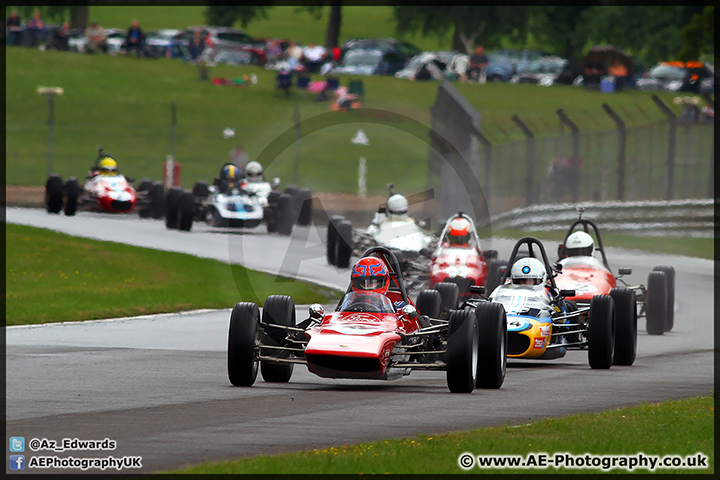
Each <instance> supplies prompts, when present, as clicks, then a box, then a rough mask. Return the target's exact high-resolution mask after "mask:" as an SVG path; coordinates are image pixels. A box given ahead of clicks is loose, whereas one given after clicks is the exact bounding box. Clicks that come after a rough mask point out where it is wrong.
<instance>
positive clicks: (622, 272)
mask: <svg viewBox="0 0 720 480" xmlns="http://www.w3.org/2000/svg"><path fill="white" fill-rule="evenodd" d="M618 272H619V273H620V275H631V274H632V268H621V269H620V270H618Z"/></svg>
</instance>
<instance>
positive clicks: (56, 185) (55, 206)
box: [45, 173, 63, 213]
mask: <svg viewBox="0 0 720 480" xmlns="http://www.w3.org/2000/svg"><path fill="white" fill-rule="evenodd" d="M45 209H46V210H47V212H48V213H60V212H61V211H62V209H63V183H62V177H61V176H60V175H58V174H57V173H53V174H52V175H50V176H49V177H48V178H47V180H46V181H45Z"/></svg>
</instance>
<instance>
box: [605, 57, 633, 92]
mask: <svg viewBox="0 0 720 480" xmlns="http://www.w3.org/2000/svg"><path fill="white" fill-rule="evenodd" d="M608 73H609V74H610V75H611V76H613V77H614V78H615V91H618V92H619V91H620V90H623V89H624V88H626V87H627V79H628V69H627V67H626V66H625V65H623V64H622V62H620V60H618V59H615V62H614V63H613V64H612V65H611V66H610V68H609V69H608Z"/></svg>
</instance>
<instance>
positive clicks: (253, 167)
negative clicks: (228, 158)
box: [245, 160, 263, 183]
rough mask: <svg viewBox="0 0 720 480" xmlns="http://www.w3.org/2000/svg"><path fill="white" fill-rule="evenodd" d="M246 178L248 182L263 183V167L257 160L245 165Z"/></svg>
mask: <svg viewBox="0 0 720 480" xmlns="http://www.w3.org/2000/svg"><path fill="white" fill-rule="evenodd" d="M245 177H246V178H247V180H248V182H253V183H257V182H261V181H262V178H263V168H262V165H260V163H259V162H256V161H255V160H253V161H251V162H248V164H247V165H245Z"/></svg>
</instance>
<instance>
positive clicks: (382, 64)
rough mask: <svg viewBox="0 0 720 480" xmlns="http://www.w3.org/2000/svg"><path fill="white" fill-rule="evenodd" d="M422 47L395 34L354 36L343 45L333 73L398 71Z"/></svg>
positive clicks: (356, 73)
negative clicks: (394, 36)
mask: <svg viewBox="0 0 720 480" xmlns="http://www.w3.org/2000/svg"><path fill="white" fill-rule="evenodd" d="M420 53H422V51H421V50H420V49H419V48H418V47H416V46H415V45H413V44H412V43H409V42H403V41H400V40H395V39H393V38H374V39H362V40H350V41H347V42H345V43H344V44H343V46H342V47H340V58H339V59H338V64H337V65H336V66H335V67H333V69H332V72H333V73H340V74H349V75H395V73H396V72H398V71H399V70H400V69H402V68H403V67H404V66H405V65H406V64H407V63H408V61H409V60H410V59H411V58H412V57H414V56H415V55H419V54H420Z"/></svg>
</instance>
